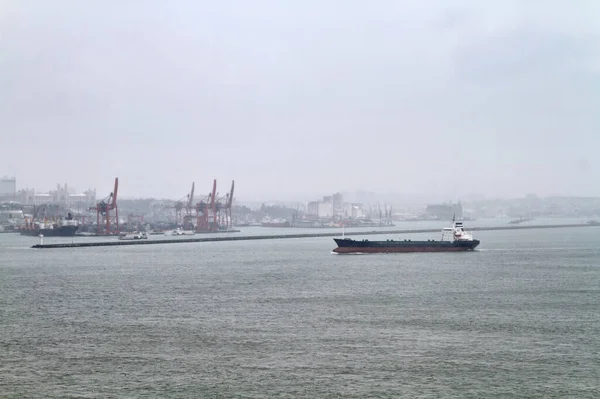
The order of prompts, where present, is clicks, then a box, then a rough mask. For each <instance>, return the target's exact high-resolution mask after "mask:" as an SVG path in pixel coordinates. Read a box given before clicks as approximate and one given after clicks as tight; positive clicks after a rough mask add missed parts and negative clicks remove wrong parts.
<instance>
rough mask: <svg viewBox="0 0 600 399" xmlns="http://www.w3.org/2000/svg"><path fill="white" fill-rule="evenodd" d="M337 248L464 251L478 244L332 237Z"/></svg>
mask: <svg viewBox="0 0 600 399" xmlns="http://www.w3.org/2000/svg"><path fill="white" fill-rule="evenodd" d="M333 240H334V241H335V243H336V244H337V246H338V247H337V248H336V249H334V250H333V252H336V253H339V254H346V253H403V252H464V251H472V250H474V249H475V248H476V247H477V246H478V245H479V240H473V241H410V240H407V241H394V240H387V241H368V240H364V241H355V240H352V239H349V238H345V239H344V238H334V239H333Z"/></svg>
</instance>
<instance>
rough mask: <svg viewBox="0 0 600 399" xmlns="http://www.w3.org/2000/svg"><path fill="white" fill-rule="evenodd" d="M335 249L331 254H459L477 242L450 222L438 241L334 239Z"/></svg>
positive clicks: (471, 248)
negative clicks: (450, 224)
mask: <svg viewBox="0 0 600 399" xmlns="http://www.w3.org/2000/svg"><path fill="white" fill-rule="evenodd" d="M333 240H334V241H335V243H336V244H337V248H335V249H334V250H333V252H335V253H338V254H346V253H393V252H459V251H472V250H474V249H475V248H476V247H477V246H478V245H479V240H474V239H473V236H472V235H471V234H470V233H467V232H465V231H464V229H463V224H462V222H456V221H455V220H454V219H453V220H452V226H451V227H445V228H443V229H442V238H441V239H440V240H439V241H436V240H426V241H412V240H400V241H396V240H385V241H369V240H360V241H357V240H353V239H351V238H334V239H333Z"/></svg>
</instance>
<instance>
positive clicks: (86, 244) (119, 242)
mask: <svg viewBox="0 0 600 399" xmlns="http://www.w3.org/2000/svg"><path fill="white" fill-rule="evenodd" d="M593 226H594V225H592V224H554V225H533V226H497V227H473V228H470V229H469V230H470V231H494V230H526V229H556V228H567V227H593ZM439 231H440V229H413V230H372V231H351V232H346V233H345V234H344V235H346V236H366V235H384V234H387V235H392V234H418V233H437V232H439ZM341 235H342V234H341V233H340V232H339V231H337V232H332V233H305V234H275V235H273V234H271V235H255V236H227V237H222V236H221V237H203V238H183V239H167V240H153V239H141V240H115V241H103V242H78V243H64V244H37V245H33V246H32V247H31V248H36V249H49V248H81V247H109V246H126V245H157V244H186V243H195V242H215V241H253V240H280V239H292V238H320V237H339V236H341Z"/></svg>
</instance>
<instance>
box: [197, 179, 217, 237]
mask: <svg viewBox="0 0 600 399" xmlns="http://www.w3.org/2000/svg"><path fill="white" fill-rule="evenodd" d="M216 195H217V180H216V179H215V180H214V181H213V189H212V192H211V193H209V194H208V196H206V197H204V198H203V199H202V200H200V202H198V203H197V204H196V232H198V233H207V232H211V231H215V230H216V227H217V211H216ZM211 216H212V219H213V220H212V224H211Z"/></svg>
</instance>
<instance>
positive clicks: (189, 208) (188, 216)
mask: <svg viewBox="0 0 600 399" xmlns="http://www.w3.org/2000/svg"><path fill="white" fill-rule="evenodd" d="M194 185H195V183H194V182H192V190H191V191H190V193H189V194H188V195H187V201H186V203H185V215H184V216H183V228H184V229H185V230H188V229H189V230H193V228H194V223H193V222H192V220H193V219H192V214H193V211H194V210H195V207H194Z"/></svg>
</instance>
